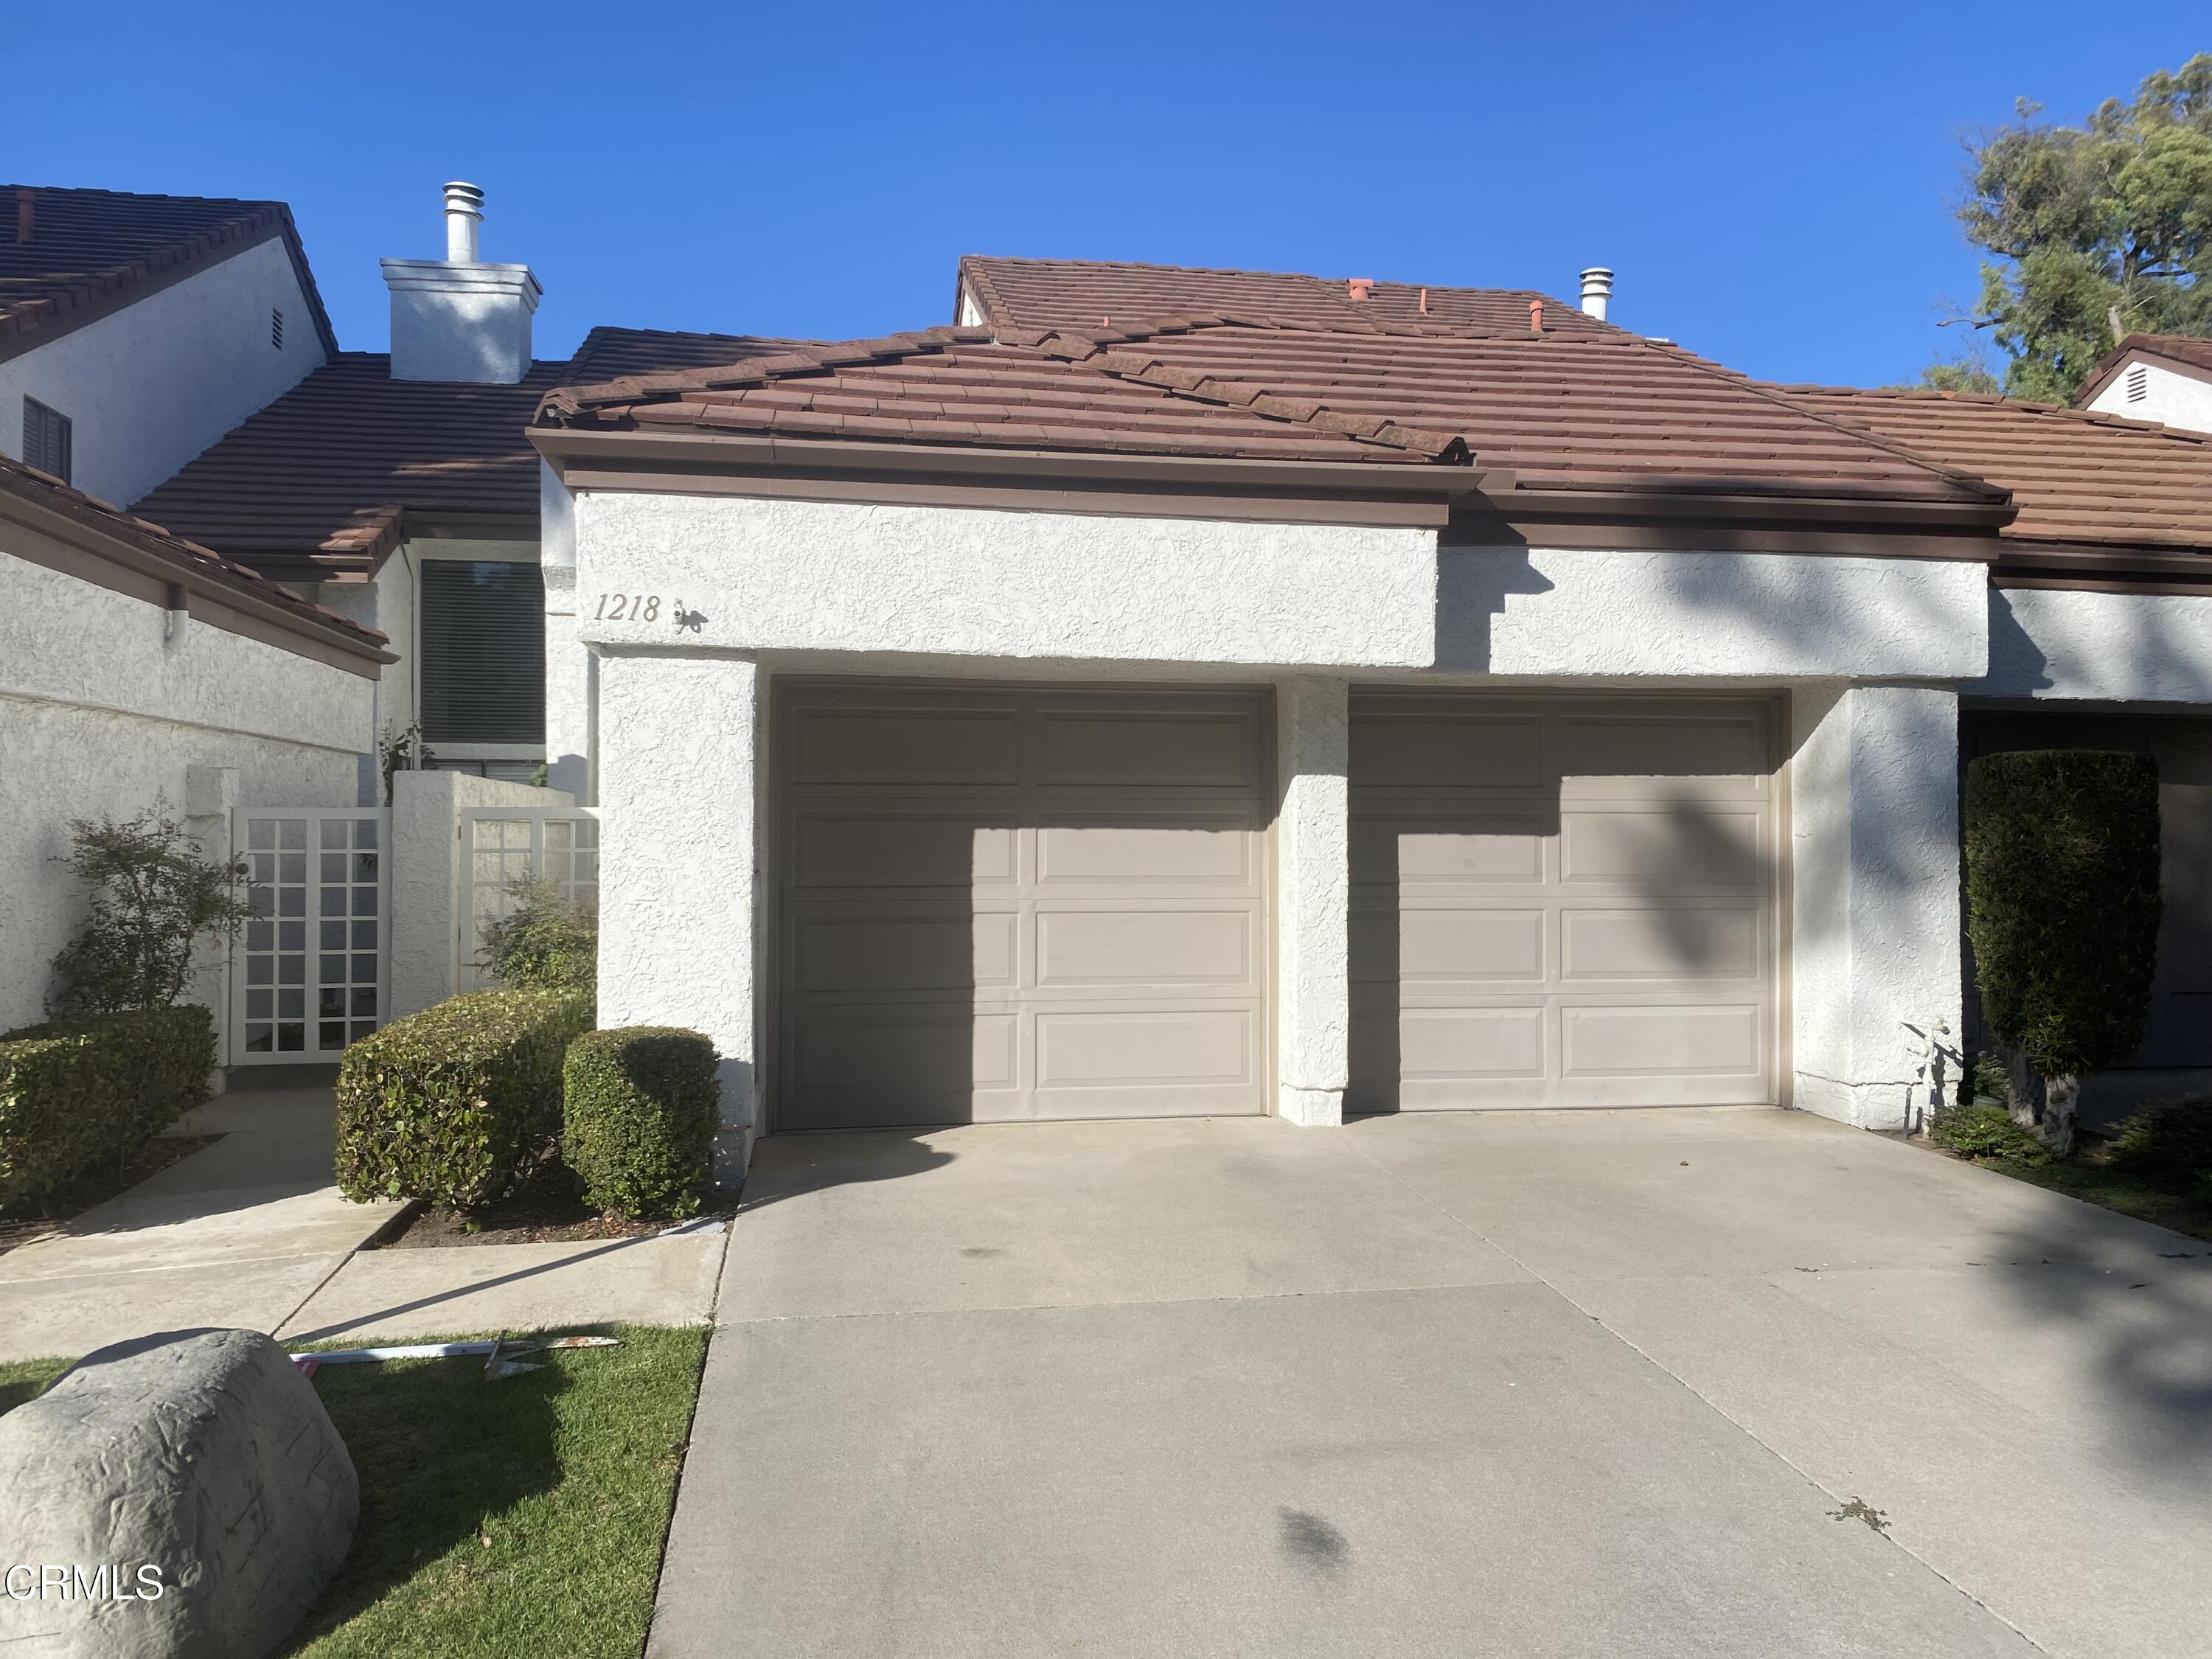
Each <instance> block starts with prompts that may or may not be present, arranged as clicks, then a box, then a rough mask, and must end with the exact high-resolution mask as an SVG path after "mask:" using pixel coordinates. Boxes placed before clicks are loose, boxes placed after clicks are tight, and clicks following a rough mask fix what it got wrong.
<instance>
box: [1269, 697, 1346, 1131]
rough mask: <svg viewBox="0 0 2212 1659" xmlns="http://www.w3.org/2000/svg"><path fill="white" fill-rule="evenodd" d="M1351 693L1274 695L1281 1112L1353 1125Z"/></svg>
mask: <svg viewBox="0 0 2212 1659" xmlns="http://www.w3.org/2000/svg"><path fill="white" fill-rule="evenodd" d="M1350 684H1351V683H1350V682H1349V681H1348V680H1345V679H1324V678H1320V677H1318V676H1307V677H1303V678H1297V679H1289V680H1282V681H1279V682H1278V683H1277V684H1276V686H1275V769H1276V775H1277V777H1278V779H1279V784H1280V790H1281V794H1280V804H1279V806H1278V807H1277V809H1276V814H1275V894H1276V897H1275V929H1276V948H1275V985H1276V991H1275V1008H1276V1024H1275V1048H1276V1056H1277V1058H1276V1076H1277V1096H1276V1110H1277V1112H1278V1113H1279V1115H1281V1116H1283V1117H1285V1118H1288V1119H1289V1120H1290V1121H1292V1122H1294V1123H1304V1124H1310V1125H1325V1124H1331V1123H1341V1122H1342V1121H1344V1090H1345V1085H1346V1082H1347V1081H1348V1079H1349V1075H1350V1064H1351V1062H1350V1050H1349V1047H1348V1044H1349V1041H1350V1018H1349V1011H1350V991H1351V987H1350V982H1349V980H1348V977H1347V969H1348V966H1349V962H1350V951H1351V933H1350V929H1351V912H1352V871H1351V863H1350V829H1351V811H1350V809H1351V794H1350V787H1349V779H1348V776H1347V772H1348V768H1349V762H1350V755H1351V750H1350V738H1351V720H1350V715H1349V712H1348V708H1347V696H1346V693H1347V692H1348V690H1349V689H1350Z"/></svg>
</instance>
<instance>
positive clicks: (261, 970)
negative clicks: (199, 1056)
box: [230, 806, 392, 1066]
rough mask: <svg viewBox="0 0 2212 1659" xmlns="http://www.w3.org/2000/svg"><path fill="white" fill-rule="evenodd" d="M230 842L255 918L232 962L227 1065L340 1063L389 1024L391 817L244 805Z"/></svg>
mask: <svg viewBox="0 0 2212 1659" xmlns="http://www.w3.org/2000/svg"><path fill="white" fill-rule="evenodd" d="M231 824H232V844H233V847H234V849H235V851H236V853H237V854H238V856H239V858H240V860H242V861H243V863H244V866H245V871H246V879H247V881H248V882H250V883H251V886H250V888H249V889H248V891H247V902H249V903H250V904H251V905H252V909H253V915H252V920H251V921H248V922H247V923H246V926H245V927H243V928H242V929H241V930H240V933H239V937H238V940H237V944H236V945H235V946H234V949H233V951H232V953H231V998H230V1018H231V1060H232V1063H233V1064H234V1065H240V1066H265V1065H272V1064H285V1063H290V1062H296V1061H300V1060H328V1059H335V1058H337V1054H338V1053H339V1051H340V1050H342V1049H343V1048H344V1047H345V1046H346V1044H348V1043H349V1042H355V1041H356V1040H357V1039H359V1038H362V1037H365V1036H368V1034H369V1033H370V1032H371V1031H373V1030H375V1029H376V1028H377V1026H378V1025H379V1024H381V1023H382V1022H383V1019H384V1013H385V1009H386V1006H387V1003H386V995H387V990H386V972H385V961H386V955H387V947H388V945H389V944H390V936H391V915H392V903H391V897H392V871H391V856H390V845H391V839H392V815H391V814H390V813H389V812H383V811H376V810H374V808H369V807H351V806H347V807H339V806H241V807H239V808H237V809H236V811H234V813H233V815H232V820H231Z"/></svg>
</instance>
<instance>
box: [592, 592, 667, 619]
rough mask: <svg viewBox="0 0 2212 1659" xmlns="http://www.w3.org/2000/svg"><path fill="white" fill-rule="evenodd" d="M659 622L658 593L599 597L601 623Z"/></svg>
mask: <svg viewBox="0 0 2212 1659" xmlns="http://www.w3.org/2000/svg"><path fill="white" fill-rule="evenodd" d="M625 619H627V620H629V621H630V622H659V620H660V595H659V594H658V593H602V594H600V595H599V615H598V617H596V618H594V620H596V621H599V622H622V621H623V620H625Z"/></svg>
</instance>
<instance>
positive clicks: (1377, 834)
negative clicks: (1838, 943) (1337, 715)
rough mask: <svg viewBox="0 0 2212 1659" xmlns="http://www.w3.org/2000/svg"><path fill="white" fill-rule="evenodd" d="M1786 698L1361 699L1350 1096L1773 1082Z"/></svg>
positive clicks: (1654, 1101)
mask: <svg viewBox="0 0 2212 1659" xmlns="http://www.w3.org/2000/svg"><path fill="white" fill-rule="evenodd" d="M1774 718H1775V714H1774V709H1773V708H1772V707H1771V705H1770V704H1769V703H1767V702H1764V701H1741V702H1735V701H1731V702H1721V701H1711V702H1707V701H1702V700H1699V701H1690V700H1680V701H1674V700H1667V699H1661V698H1638V699H1635V700H1623V701H1619V702H1615V701H1611V700H1607V701H1598V700H1595V699H1590V700H1576V699H1567V698H1554V699H1535V698H1518V697H1511V696H1496V695H1492V694H1487V693H1482V694H1405V695H1395V694H1394V695H1384V694H1376V695H1371V696H1361V697H1358V698H1356V699H1355V701H1354V704H1353V714H1352V1088H1351V1091H1350V1092H1349V1095H1348V1097H1347V1101H1346V1103H1347V1105H1348V1106H1350V1107H1352V1109H1359V1110H1388V1109H1394V1108H1395V1109H1419V1108H1425V1107H1433V1108H1465V1107H1530V1106H1661V1105H1686V1104H1716V1105H1717V1104H1723V1103H1738V1102H1763V1101H1769V1100H1772V1099H1774V1098H1775V1094H1774V1088H1775V1083H1774V1076H1775V1069H1776V1060H1775V1047H1776V1036H1775V1024H1776V996H1775V983H1776V961H1777V957H1778V935H1777V927H1776V894H1777V890H1778V883H1777V873H1776V872H1777V865H1778V858H1779V848H1778V842H1777V836H1778V828H1777V823H1778V812H1777V801H1776V782H1775V777H1774V757H1773V754H1772V741H1773V739H1772V735H1771V732H1772V723H1773V720H1774Z"/></svg>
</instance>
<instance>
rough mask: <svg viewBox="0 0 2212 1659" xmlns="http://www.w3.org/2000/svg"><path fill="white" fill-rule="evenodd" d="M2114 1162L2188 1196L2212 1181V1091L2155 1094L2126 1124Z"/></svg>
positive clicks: (2158, 1185)
mask: <svg viewBox="0 0 2212 1659" xmlns="http://www.w3.org/2000/svg"><path fill="white" fill-rule="evenodd" d="M2112 1167H2113V1168H2115V1169H2117V1170H2122V1171H2124V1173H2126V1174H2128V1175H2130V1176H2134V1177H2135V1178H2136V1180H2137V1181H2140V1182H2142V1184H2143V1185H2144V1186H2146V1187H2155V1188H2159V1189H2160V1191H2161V1192H2168V1193H2179V1194H2182V1195H2183V1196H2184V1197H2186V1196H2188V1195H2189V1194H2192V1193H2197V1192H2201V1191H2203V1190H2204V1189H2205V1188H2206V1187H2207V1184H2208V1183H2212V1095H2190V1096H2188V1097H2185V1098H2183V1099H2179V1100H2154V1101H2153V1102H2152V1103H2150V1104H2149V1105H2148V1106H2146V1107H2144V1108H2143V1109H2142V1110H2141V1111H2139V1112H2137V1113H2136V1115H2134V1116H2133V1117H2131V1118H2130V1119H2129V1120H2128V1121H2126V1122H2124V1123H2123V1124H2122V1125H2120V1133H2118V1136H2117V1137H2115V1138H2114V1139H2113V1142H2112Z"/></svg>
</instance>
